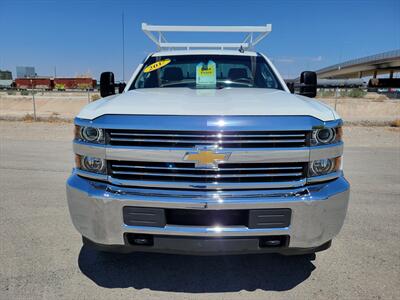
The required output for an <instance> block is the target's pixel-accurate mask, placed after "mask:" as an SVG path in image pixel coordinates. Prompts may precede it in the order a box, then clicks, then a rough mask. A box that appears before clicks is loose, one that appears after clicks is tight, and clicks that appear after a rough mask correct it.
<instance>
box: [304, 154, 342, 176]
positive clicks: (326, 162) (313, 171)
mask: <svg viewBox="0 0 400 300" xmlns="http://www.w3.org/2000/svg"><path fill="white" fill-rule="evenodd" d="M340 168H341V157H336V158H325V159H319V160H314V161H312V162H310V168H309V176H310V177H312V176H321V175H326V174H329V173H332V172H336V171H338V170H340Z"/></svg>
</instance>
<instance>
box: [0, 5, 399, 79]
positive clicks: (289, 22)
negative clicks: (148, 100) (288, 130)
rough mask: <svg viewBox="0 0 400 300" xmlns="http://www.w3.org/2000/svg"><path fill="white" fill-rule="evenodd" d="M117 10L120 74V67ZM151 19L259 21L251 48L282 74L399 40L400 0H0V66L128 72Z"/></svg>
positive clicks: (146, 43) (176, 37) (47, 72)
mask: <svg viewBox="0 0 400 300" xmlns="http://www.w3.org/2000/svg"><path fill="white" fill-rule="evenodd" d="M122 14H124V20H125V74H124V75H123V74H122V69H123V68H122V61H123V60H122ZM142 22H145V23H148V24H154V25H264V24H267V23H271V24H272V32H271V33H270V35H269V36H268V37H266V38H265V39H264V40H263V41H261V43H260V44H258V45H257V47H256V50H257V51H259V52H262V53H264V54H266V55H267V56H268V57H269V58H270V59H272V61H273V63H274V64H275V66H276V67H277V68H278V70H279V71H280V73H281V74H282V76H283V77H284V78H294V77H297V76H298V75H299V74H300V72H301V71H304V70H317V69H320V68H323V67H326V66H329V65H332V64H335V63H339V62H343V61H345V60H349V59H353V58H359V57H363V56H367V55H373V54H377V53H381V52H385V51H389V50H394V49H399V48H400V0H375V1H372V0H371V1H370V0H335V1H334V0H329V1H323V0H319V1H312V0H307V1H300V0H298V1H296V0H293V1H289V0H281V1H267V0H264V1H263V0H259V1H257V0H229V1H228V0H220V1H219V0H164V1H155V0H148V1H146V0H141V1H137V0H131V1H124V0H114V1H112V0H98V1H94V0H80V1H79V0H59V1H56V0H30V1H29V0H0V29H1V30H0V32H1V36H0V69H2V70H4V69H8V70H10V71H12V72H13V75H14V76H15V69H16V66H34V67H35V68H36V73H37V74H38V75H43V76H53V75H54V73H55V70H56V73H57V76H76V75H80V74H85V73H89V74H91V75H92V76H93V77H94V78H99V76H100V73H101V72H103V71H113V72H114V73H115V76H116V79H117V80H121V79H122V78H125V80H128V79H129V77H130V76H131V74H132V72H133V70H134V69H135V68H136V66H137V65H138V64H139V63H140V62H141V61H142V60H143V59H144V58H145V57H146V55H147V54H148V53H150V52H153V51H155V50H156V46H155V44H154V43H153V42H151V41H150V40H149V39H148V38H147V36H145V35H144V33H143V32H142V31H141V23H142ZM167 37H169V39H170V40H171V41H174V42H185V41H190V42H196V41H198V42H217V41H222V42H240V41H242V36H241V35H239V36H238V35H236V34H222V35H221V34H212V35H210V34H206V35H205V34H196V35H187V34H170V35H168V36H167Z"/></svg>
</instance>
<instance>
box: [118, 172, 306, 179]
mask: <svg viewBox="0 0 400 300" xmlns="http://www.w3.org/2000/svg"><path fill="white" fill-rule="evenodd" d="M112 173H113V174H116V175H134V176H135V175H137V176H158V177H160V176H162V177H164V176H166V177H196V178H215V179H218V178H246V177H247V178H249V177H288V176H301V175H303V173H302V172H300V173H276V174H273V173H268V174H267V173H263V174H212V175H209V174H208V175H207V174H205V175H203V174H202V175H199V174H179V173H178V174H177V173H146V172H126V171H112Z"/></svg>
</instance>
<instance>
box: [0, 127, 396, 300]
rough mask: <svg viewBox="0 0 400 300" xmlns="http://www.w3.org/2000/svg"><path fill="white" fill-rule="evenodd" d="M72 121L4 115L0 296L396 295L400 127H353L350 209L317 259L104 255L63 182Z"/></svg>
mask: <svg viewBox="0 0 400 300" xmlns="http://www.w3.org/2000/svg"><path fill="white" fill-rule="evenodd" d="M72 131H73V130H72V124H68V123H53V124H51V123H22V122H20V123H19V122H4V121H0V137H1V140H0V155H1V156H0V170H1V171H0V189H1V200H0V228H1V230H0V266H1V267H0V299H27V298H32V299H55V298H60V299H78V298H85V299H120V298H129V299H229V300H230V299H239V298H241V299H261V298H265V299H400V290H399V288H398V286H399V285H400V273H399V272H400V271H399V270H400V254H399V246H400V218H399V215H400V130H399V129H395V128H384V127H346V128H345V141H346V148H345V155H344V163H345V172H346V176H347V178H348V179H349V181H350V183H351V185H352V192H351V201H350V206H349V212H348V217H347V219H346V222H345V225H344V227H343V230H342V232H341V233H340V234H339V236H338V237H337V238H336V239H335V240H334V242H333V245H332V248H331V249H329V250H327V251H325V252H322V253H319V254H317V256H316V258H315V259H310V258H308V259H307V258H300V257H281V256H278V255H244V256H226V257H195V256H177V255H161V254H133V255H101V254H99V253H96V252H94V251H92V250H90V249H87V248H84V247H82V246H81V241H80V236H79V234H78V233H77V232H76V231H75V229H74V228H73V226H72V224H71V221H70V219H69V214H68V209H67V205H66V197H65V180H66V179H67V177H68V175H69V172H70V169H71V168H72V164H73V155H72V146H71V139H72Z"/></svg>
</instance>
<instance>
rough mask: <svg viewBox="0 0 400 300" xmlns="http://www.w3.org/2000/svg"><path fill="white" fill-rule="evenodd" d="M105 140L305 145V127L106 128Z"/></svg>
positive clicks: (138, 143) (155, 144) (174, 144)
mask: <svg viewBox="0 0 400 300" xmlns="http://www.w3.org/2000/svg"><path fill="white" fill-rule="evenodd" d="M106 135H107V142H108V143H109V144H111V145H116V146H138V147H169V148H182V147H184V148H193V147H196V146H198V145H202V146H203V145H218V146H220V147H225V148H282V147H289V148H293V147H305V146H306V145H307V136H308V132H307V131H176V130H175V131H174V130H129V129H108V130H107V131H106Z"/></svg>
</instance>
